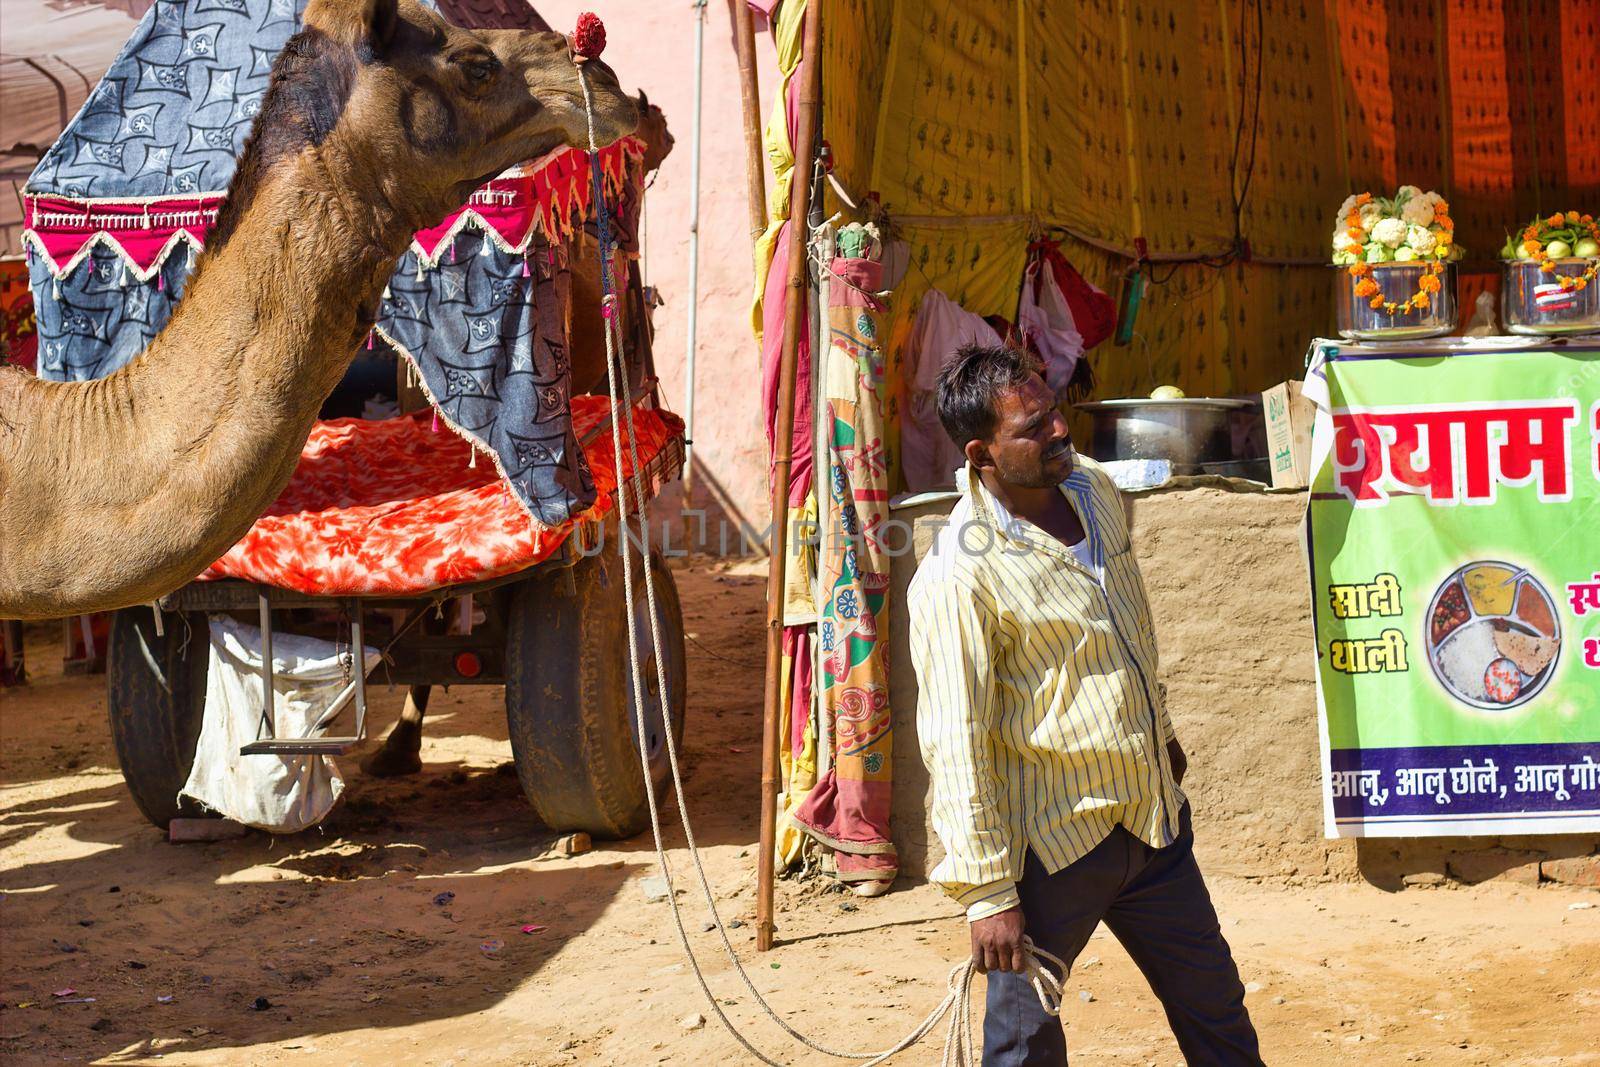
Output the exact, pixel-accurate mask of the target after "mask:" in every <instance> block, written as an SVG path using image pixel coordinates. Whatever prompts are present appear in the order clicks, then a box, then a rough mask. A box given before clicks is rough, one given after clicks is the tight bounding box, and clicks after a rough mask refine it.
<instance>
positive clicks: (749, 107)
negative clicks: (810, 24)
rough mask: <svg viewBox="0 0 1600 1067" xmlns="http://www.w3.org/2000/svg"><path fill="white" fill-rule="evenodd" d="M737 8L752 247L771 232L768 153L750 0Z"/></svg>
mask: <svg viewBox="0 0 1600 1067" xmlns="http://www.w3.org/2000/svg"><path fill="white" fill-rule="evenodd" d="M728 3H729V5H730V6H732V8H733V46H734V49H735V50H736V51H737V53H738V56H739V97H740V99H741V100H742V101H743V103H744V172H745V188H746V191H745V195H746V196H747V197H748V198H749V200H750V244H751V247H752V248H754V246H755V242H756V239H757V238H758V237H760V236H761V235H762V234H763V233H764V232H766V229H767V183H766V166H767V159H766V151H765V149H764V147H763V145H762V143H761V81H760V79H759V78H758V77H757V76H756V26H755V18H754V17H753V16H752V15H751V14H750V5H749V4H748V3H747V2H746V0H728Z"/></svg>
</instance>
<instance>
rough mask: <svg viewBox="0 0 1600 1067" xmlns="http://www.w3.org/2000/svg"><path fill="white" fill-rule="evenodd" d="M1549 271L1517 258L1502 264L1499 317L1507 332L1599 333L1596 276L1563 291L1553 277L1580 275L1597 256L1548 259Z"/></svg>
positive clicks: (1599, 302)
mask: <svg viewBox="0 0 1600 1067" xmlns="http://www.w3.org/2000/svg"><path fill="white" fill-rule="evenodd" d="M1551 262H1552V264H1553V265H1554V266H1555V268H1556V269H1555V270H1554V271H1553V272H1549V273H1547V272H1545V271H1542V270H1540V269H1539V264H1537V263H1533V262H1529V261H1527V260H1517V261H1515V262H1512V263H1507V264H1506V265H1505V277H1504V279H1503V280H1502V281H1501V284H1500V318H1501V320H1502V321H1503V322H1504V323H1505V328H1506V331H1507V332H1508V333H1520V334H1566V333H1600V278H1591V279H1590V280H1589V283H1588V284H1587V285H1585V286H1584V287H1583V288H1582V289H1568V290H1566V291H1563V290H1562V289H1561V283H1560V282H1559V281H1557V280H1556V279H1557V278H1561V277H1567V278H1577V277H1581V276H1582V275H1583V273H1584V272H1585V271H1587V270H1588V269H1589V268H1590V267H1592V266H1593V265H1595V264H1596V263H1600V260H1594V259H1557V260H1552V261H1551Z"/></svg>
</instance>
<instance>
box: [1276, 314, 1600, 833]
mask: <svg viewBox="0 0 1600 1067" xmlns="http://www.w3.org/2000/svg"><path fill="white" fill-rule="evenodd" d="M1305 392H1306V395H1307V396H1308V397H1309V398H1311V399H1312V400H1313V401H1314V402H1315V403H1316V404H1317V421H1316V426H1315V429H1314V433H1313V444H1312V471H1313V473H1312V478H1311V499H1310V519H1309V540H1308V546H1309V555H1310V561H1311V584H1312V598H1313V604H1312V607H1313V619H1314V623H1315V627H1316V638H1317V687H1318V701H1319V704H1320V706H1321V711H1322V730H1323V745H1322V748H1323V797H1324V811H1325V813H1326V825H1327V833H1328V835H1329V836H1330V837H1331V836H1362V835H1365V836H1424V835H1436V834H1483V833H1489V834H1505V833H1516V834H1532V833H1568V832H1583V831H1594V830H1600V339H1591V340H1589V341H1570V342H1567V343H1559V344H1558V343H1542V342H1536V343H1530V342H1529V339H1527V338H1515V339H1513V338H1484V339H1479V340H1475V341H1471V340H1467V341H1464V340H1461V339H1449V340H1445V341H1437V342H1418V343H1411V344H1407V345H1400V346H1394V345H1385V346H1377V345H1346V344H1339V343H1336V342H1328V341H1318V342H1316V344H1315V345H1313V348H1312V361H1311V367H1310V369H1309V371H1308V372H1307V378H1306V387H1305Z"/></svg>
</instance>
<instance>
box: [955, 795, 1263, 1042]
mask: <svg viewBox="0 0 1600 1067" xmlns="http://www.w3.org/2000/svg"><path fill="white" fill-rule="evenodd" d="M1179 818H1180V827H1181V831H1180V833H1179V835H1178V838H1177V840H1176V841H1174V842H1173V843H1172V844H1170V845H1168V846H1167V847H1166V848H1161V849H1155V848H1151V847H1150V846H1149V845H1146V844H1145V843H1144V842H1143V841H1140V840H1139V839H1138V838H1137V837H1134V836H1133V835H1132V834H1130V833H1128V831H1126V830H1124V829H1122V828H1121V827H1120V826H1119V827H1117V828H1116V829H1115V830H1113V831H1112V832H1111V836H1110V837H1107V838H1106V839H1105V840H1104V841H1102V842H1101V843H1100V845H1099V846H1098V847H1096V848H1095V849H1094V850H1093V851H1091V852H1090V853H1089V854H1088V855H1087V856H1084V857H1083V858H1082V859H1080V860H1078V861H1077V862H1076V863H1072V864H1069V865H1068V866H1066V867H1065V868H1063V869H1062V870H1059V871H1057V872H1056V873H1055V874H1047V873H1045V869H1044V866H1043V865H1042V864H1041V863H1039V861H1038V860H1037V859H1035V858H1034V856H1033V855H1032V854H1031V853H1030V854H1029V856H1028V858H1027V862H1026V866H1025V868H1024V870H1023V875H1022V881H1021V882H1020V883H1019V884H1018V887H1017V892H1018V895H1019V896H1020V897H1021V898H1022V915H1023V923H1024V932H1025V933H1026V934H1027V935H1028V936H1029V937H1031V938H1032V939H1033V942H1034V944H1036V945H1038V946H1039V947H1040V948H1043V949H1046V950H1047V951H1050V952H1053V953H1055V954H1056V955H1057V956H1059V957H1061V958H1062V959H1063V960H1066V961H1067V964H1068V966H1071V964H1072V962H1073V961H1074V960H1075V959H1077V957H1078V953H1079V952H1081V951H1083V946H1084V945H1085V944H1087V943H1088V941H1089V935H1090V934H1092V933H1094V928H1095V926H1096V925H1097V924H1098V923H1101V922H1104V923H1105V924H1106V926H1107V927H1108V928H1110V930H1111V932H1112V933H1113V934H1115V935H1116V937H1117V940H1118V941H1121V942H1122V947H1123V948H1125V949H1127V950H1128V955H1130V956H1132V957H1133V962H1134V963H1136V964H1138V965H1139V970H1141V971H1143V972H1144V976H1145V978H1146V980H1148V981H1149V983H1150V987H1151V988H1152V989H1153V990H1155V994H1156V996H1157V997H1158V998H1159V999H1160V1000H1161V1006H1162V1007H1163V1008H1165V1009H1166V1012H1167V1022H1168V1023H1170V1024H1171V1026H1172V1032H1173V1034H1174V1035H1175V1036H1176V1037H1177V1039H1178V1047H1179V1048H1180V1049H1182V1050H1183V1055H1184V1058H1185V1059H1186V1060H1187V1061H1188V1063H1189V1067H1212V1065H1219V1067H1236V1065H1241V1064H1260V1063H1261V1054H1260V1052H1259V1051H1258V1049H1257V1045H1256V1032H1255V1028H1254V1027H1253V1026H1251V1024H1250V1014H1249V1013H1248V1012H1247V1011H1246V1010H1245V1006H1244V986H1243V985H1242V984H1240V982H1239V970H1238V968H1237V967H1235V966H1234V964H1233V956H1232V954H1231V953H1230V952H1229V951H1228V943H1227V942H1226V941H1224V940H1223V938H1222V929H1221V927H1220V926H1219V925H1218V923H1217V912H1216V909H1215V908H1213V907H1212V906H1211V897H1210V895H1209V894H1208V893H1207V892H1206V884H1205V881H1204V880H1203V879H1202V878H1201V877H1200V867H1199V865H1197V864H1196V863H1195V861H1194V828H1193V826H1192V825H1191V824H1190V821H1189V807H1188V805H1187V804H1186V805H1184V808H1183V812H1182V814H1181V815H1180V817H1179ZM1069 1003H1070V1001H1069ZM1063 1014H1064V1013H1063ZM983 1062H984V1067H1058V1065H1060V1064H1065V1063H1066V1062H1067V1040H1066V1035H1065V1034H1064V1033H1063V1032H1062V1029H1061V1021H1060V1020H1059V1019H1052V1018H1051V1017H1050V1016H1049V1015H1046V1014H1045V1012H1044V1009H1043V1008H1041V1007H1040V1006H1039V998H1038V996H1037V994H1035V993H1034V991H1033V987H1032V986H1030V985H1029V984H1028V983H1027V982H1026V981H1025V980H1023V979H1022V978H1021V977H1020V976H1018V975H1015V974H1002V973H999V972H994V973H991V974H990V975H989V999H988V1009H987V1014H986V1015H985V1017H984V1020H983Z"/></svg>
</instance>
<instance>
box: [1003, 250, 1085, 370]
mask: <svg viewBox="0 0 1600 1067" xmlns="http://www.w3.org/2000/svg"><path fill="white" fill-rule="evenodd" d="M1045 266H1046V264H1045V263H1044V262H1043V261H1042V260H1038V259H1036V260H1034V261H1033V262H1031V263H1029V264H1028V268H1027V270H1026V272H1024V274H1023V281H1022V302H1021V304H1020V305H1019V306H1018V308H1017V326H1018V327H1020V329H1021V331H1022V343H1023V344H1024V345H1025V346H1026V347H1027V348H1028V350H1029V351H1031V352H1035V353H1037V354H1038V356H1039V358H1040V359H1041V360H1043V361H1044V383H1045V385H1047V386H1049V387H1050V391H1051V392H1053V393H1055V395H1056V397H1057V398H1058V399H1060V398H1062V397H1064V396H1065V394H1066V391H1067V383H1068V382H1070V381H1072V372H1073V371H1074V370H1076V369H1077V366H1078V360H1080V359H1082V358H1083V350H1084V344H1083V335H1082V334H1080V333H1079V332H1078V330H1077V328H1076V326H1075V325H1074V323H1073V319H1072V312H1071V310H1070V309H1069V308H1068V307H1067V301H1066V298H1065V297H1064V296H1063V295H1062V293H1061V289H1060V287H1059V286H1057V285H1056V282H1055V278H1054V277H1052V276H1051V274H1050V273H1049V272H1048V271H1046V270H1045Z"/></svg>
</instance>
